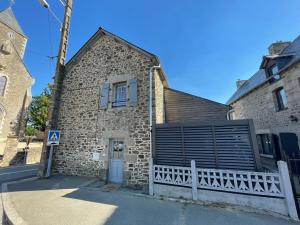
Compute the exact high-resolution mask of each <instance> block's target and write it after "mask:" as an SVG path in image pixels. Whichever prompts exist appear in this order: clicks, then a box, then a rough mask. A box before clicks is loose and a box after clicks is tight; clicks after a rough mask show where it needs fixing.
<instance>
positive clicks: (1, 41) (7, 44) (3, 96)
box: [0, 8, 34, 165]
mask: <svg viewBox="0 0 300 225" xmlns="http://www.w3.org/2000/svg"><path fill="white" fill-rule="evenodd" d="M27 39H28V38H27V37H26V35H25V34H24V32H23V31H22V29H21V27H20V25H19V24H18V22H17V20H16V18H15V16H14V14H13V11H12V9H11V8H8V9H6V10H3V11H1V12H0V154H1V155H4V161H3V162H2V165H8V164H9V162H10V160H12V158H13V157H14V155H15V153H16V149H17V145H18V137H20V136H22V134H23V131H24V120H23V119H24V113H25V111H26V108H27V107H28V105H29V104H30V101H31V86H32V84H33V82H34V79H33V78H32V76H31V75H30V73H29V71H28V70H27V68H26V66H25V64H24V61H23V56H24V53H25V48H26V43H27Z"/></svg>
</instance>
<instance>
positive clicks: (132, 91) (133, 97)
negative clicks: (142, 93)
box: [128, 78, 138, 106]
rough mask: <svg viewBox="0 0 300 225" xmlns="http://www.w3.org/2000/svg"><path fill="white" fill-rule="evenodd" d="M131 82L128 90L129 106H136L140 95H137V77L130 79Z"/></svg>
mask: <svg viewBox="0 0 300 225" xmlns="http://www.w3.org/2000/svg"><path fill="white" fill-rule="evenodd" d="M128 83H129V90H128V95H129V102H128V104H129V106H136V105H137V102H138V97H137V79H136V78H133V79H130V80H129V81H128Z"/></svg>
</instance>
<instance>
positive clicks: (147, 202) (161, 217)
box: [8, 176, 299, 225]
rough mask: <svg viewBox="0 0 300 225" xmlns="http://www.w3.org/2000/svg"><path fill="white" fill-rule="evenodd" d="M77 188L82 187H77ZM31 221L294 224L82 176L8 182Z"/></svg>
mask: <svg viewBox="0 0 300 225" xmlns="http://www.w3.org/2000/svg"><path fill="white" fill-rule="evenodd" d="M80 186H81V187H80ZM8 193H9V197H10V202H11V203H12V205H13V208H14V210H16V212H17V214H18V215H19V216H20V217H22V218H23V220H24V221H25V222H27V224H31V225H41V224H43V225H94V224H95V225H96V224H97V225H292V224H299V223H296V222H292V221H288V220H285V219H282V218H277V217H272V216H267V215H260V214H255V213H247V212H242V211H236V210H230V209H224V208H215V207H208V206H201V205H196V204H186V203H180V202H173V201H166V200H158V199H152V198H148V197H144V196H136V195H135V194H133V193H132V192H130V191H123V190H118V189H117V188H115V187H114V186H108V187H107V186H104V187H103V186H101V185H99V182H95V180H93V179H90V178H83V177H63V176H56V177H53V178H51V179H44V180H36V181H29V182H23V183H17V184H11V185H9V186H8Z"/></svg>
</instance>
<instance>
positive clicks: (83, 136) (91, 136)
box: [53, 34, 163, 186]
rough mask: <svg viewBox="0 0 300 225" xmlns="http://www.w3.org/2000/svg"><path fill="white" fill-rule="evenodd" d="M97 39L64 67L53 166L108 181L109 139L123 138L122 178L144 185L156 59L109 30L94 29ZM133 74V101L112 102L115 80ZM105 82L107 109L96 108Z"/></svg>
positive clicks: (148, 152)
mask: <svg viewBox="0 0 300 225" xmlns="http://www.w3.org/2000/svg"><path fill="white" fill-rule="evenodd" d="M95 39H96V41H90V42H89V43H88V44H89V46H88V48H86V49H87V50H86V51H84V53H82V54H81V55H80V56H78V57H76V59H75V61H73V62H72V63H69V64H68V65H67V66H66V73H65V78H64V81H63V89H62V95H61V103H60V109H59V118H58V129H59V130H61V131H62V136H61V143H60V145H59V147H58V148H57V149H56V150H55V154H54V158H53V171H54V173H62V174H68V175H83V176H99V177H100V178H101V179H103V180H107V178H108V173H109V163H110V150H109V146H110V141H111V140H112V139H121V140H123V141H124V144H125V150H124V168H123V171H124V182H123V183H124V184H126V185H137V186H140V185H144V184H146V183H147V182H148V159H149V157H150V154H151V153H150V133H149V132H150V127H149V69H150V67H152V66H154V65H157V62H155V60H154V59H153V57H151V56H149V55H147V54H145V53H143V52H142V51H140V50H137V49H135V48H133V47H132V46H131V45H129V44H127V43H126V42H123V41H120V40H119V39H116V38H114V37H112V36H110V35H105V34H98V37H96V38H95ZM132 78H136V79H137V93H138V95H137V96H138V103H137V105H136V106H127V105H126V106H124V107H118V108H114V107H112V99H113V85H114V84H116V83H119V82H128V80H129V79H132ZM104 83H109V84H110V91H109V104H108V107H107V109H101V108H100V107H99V104H100V103H99V101H100V94H101V89H102V86H103V84H104ZM154 83H158V81H157V80H156V79H155V81H153V85H154V86H153V91H154V92H156V89H155V84H154ZM155 96H156V97H157V95H155ZM162 98H163V97H162ZM153 105H155V97H154V102H153ZM155 110H156V109H155V107H154V108H153V111H154V112H155ZM154 120H155V121H156V117H155V114H154ZM93 156H100V157H99V158H97V157H94V158H93Z"/></svg>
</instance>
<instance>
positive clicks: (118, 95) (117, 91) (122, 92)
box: [112, 82, 127, 107]
mask: <svg viewBox="0 0 300 225" xmlns="http://www.w3.org/2000/svg"><path fill="white" fill-rule="evenodd" d="M113 89H114V98H113V102H112V106H113V107H121V106H126V92H127V83H126V82H122V83H117V84H114V86H113Z"/></svg>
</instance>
